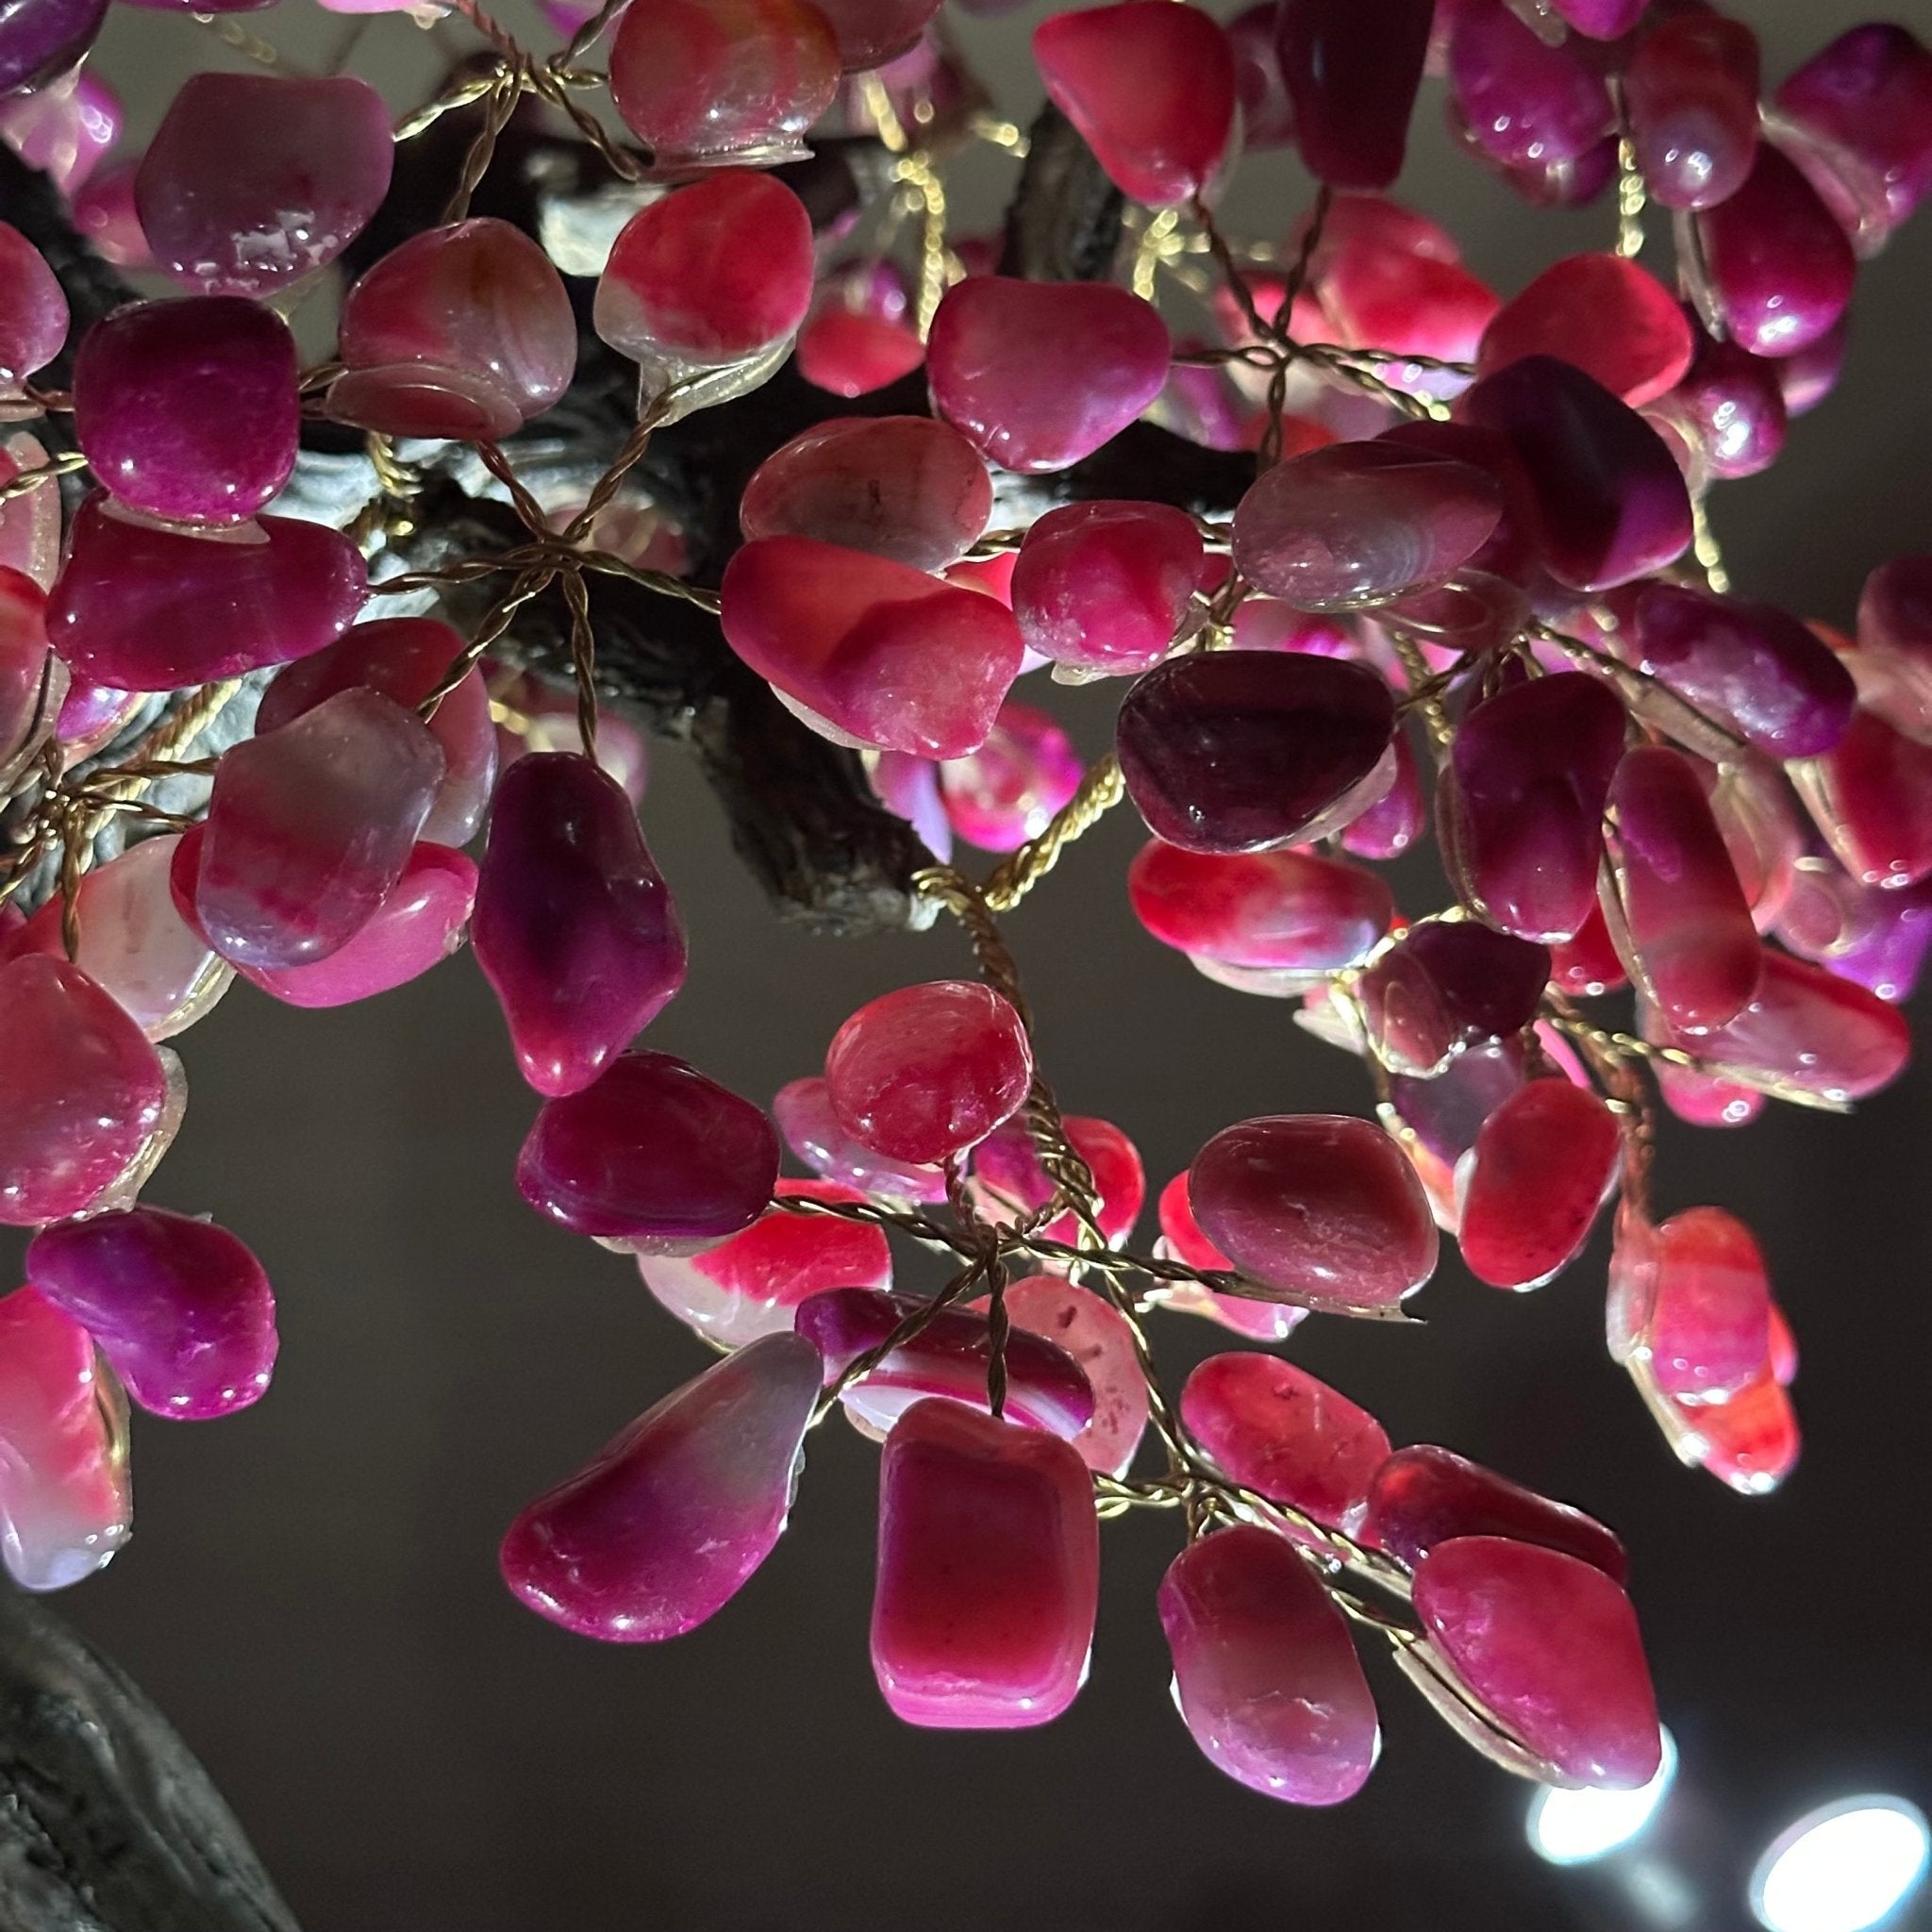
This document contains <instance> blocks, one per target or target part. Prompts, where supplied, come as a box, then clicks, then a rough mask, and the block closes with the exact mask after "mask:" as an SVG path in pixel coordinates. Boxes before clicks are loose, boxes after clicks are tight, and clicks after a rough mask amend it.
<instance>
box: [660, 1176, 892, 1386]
mask: <svg viewBox="0 0 1932 1932" xmlns="http://www.w3.org/2000/svg"><path fill="white" fill-rule="evenodd" d="M777 1194H778V1198H779V1199H780V1200H808V1201H862V1200H864V1198H865V1196H864V1195H863V1194H861V1193H859V1191H858V1190H857V1189H856V1188H845V1187H840V1186H838V1185H837V1184H836V1183H834V1182H830V1181H791V1180H786V1181H780V1182H779V1183H778V1188H777ZM638 1273H639V1274H641V1275H642V1276H643V1278H644V1286H645V1287H646V1288H648V1289H649V1290H650V1291H651V1292H652V1293H653V1294H654V1295H656V1296H657V1297H658V1300H659V1301H660V1302H662V1303H663V1305H664V1306H665V1307H667V1308H669V1309H670V1310H671V1312H672V1313H673V1314H674V1315H675V1316H676V1317H677V1319H678V1320H679V1321H680V1322H683V1323H684V1324H687V1325H688V1326H689V1327H691V1328H693V1329H695V1330H696V1331H697V1333H698V1334H700V1335H702V1336H703V1337H705V1339H706V1340H707V1341H714V1342H717V1343H718V1344H719V1345H720V1346H721V1347H724V1348H741V1347H742V1346H743V1345H744V1343H746V1342H747V1341H757V1340H758V1337H759V1336H761V1335H777V1334H782V1333H783V1332H784V1331H785V1330H787V1329H789V1328H791V1326H792V1325H793V1317H794V1316H795V1315H796V1313H797V1311H798V1305H799V1304H800V1303H801V1302H803V1301H807V1300H808V1299H809V1298H810V1297H811V1296H813V1295H816V1294H822V1293H824V1292H825V1291H828V1290H831V1289H835V1288H848V1287H850V1288H860V1289H886V1288H891V1285H892V1251H891V1248H890V1247H888V1246H887V1244H886V1235H885V1230H884V1229H883V1228H881V1227H878V1226H876V1225H874V1224H868V1223H865V1222H858V1221H841V1220H839V1219H837V1218H836V1217H834V1216H832V1215H829V1214H794V1213H789V1212H787V1211H786V1210H785V1209H784V1208H769V1209H767V1210H766V1211H765V1212H764V1213H763V1214H760V1215H759V1216H758V1219H757V1220H756V1221H755V1222H753V1223H752V1224H751V1225H750V1226H749V1227H747V1228H744V1229H742V1230H741V1232H740V1233H738V1234H734V1235H731V1236H730V1237H728V1238H727V1239H726V1240H724V1241H720V1242H719V1243H718V1244H717V1246H716V1247H712V1248H706V1249H704V1250H703V1251H702V1252H701V1253H699V1254H695V1255H684V1256H679V1255H648V1254H646V1255H640V1256H639V1257H638Z"/></svg>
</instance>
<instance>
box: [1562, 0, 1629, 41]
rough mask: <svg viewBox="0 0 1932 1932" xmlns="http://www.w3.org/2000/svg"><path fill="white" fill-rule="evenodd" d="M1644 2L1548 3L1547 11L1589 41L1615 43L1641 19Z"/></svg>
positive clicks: (1584, 0)
mask: <svg viewBox="0 0 1932 1932" xmlns="http://www.w3.org/2000/svg"><path fill="white" fill-rule="evenodd" d="M1646 4H1647V0H1550V8H1551V11H1553V12H1554V13H1556V14H1557V16H1558V17H1559V18H1560V19H1563V20H1566V21H1568V22H1569V23H1570V25H1572V26H1574V28H1575V29H1576V31H1577V32H1578V33H1580V34H1588V35H1589V36H1590V38H1591V40H1593V41H1619V40H1622V39H1623V37H1624V35H1625V34H1627V33H1628V32H1629V31H1630V29H1631V28H1632V27H1634V26H1635V25H1637V24H1638V22H1639V21H1641V19H1642V18H1643V14H1644V8H1645V7H1646Z"/></svg>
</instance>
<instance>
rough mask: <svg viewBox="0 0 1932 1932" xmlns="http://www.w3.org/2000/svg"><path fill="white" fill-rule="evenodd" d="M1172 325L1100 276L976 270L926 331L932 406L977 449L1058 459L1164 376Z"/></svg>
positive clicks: (1040, 463)
mask: <svg viewBox="0 0 1932 1932" xmlns="http://www.w3.org/2000/svg"><path fill="white" fill-rule="evenodd" d="M1170 354H1171V344H1170V342H1169V341H1168V334H1167V325H1166V324H1165V323H1163V322H1162V321H1161V319H1160V317H1159V315H1158V313H1157V312H1156V310H1155V308H1154V307H1153V305H1152V304H1151V303H1147V302H1143V301H1142V300H1141V298H1140V296H1138V295H1135V294H1132V293H1130V292H1129V291H1127V290H1125V289H1119V288H1114V287H1112V286H1110V285H1109V284H1107V283H1104V282H1023V281H1020V280H1017V279H1015V278H1014V277H1012V276H1009V275H973V276H969V277H968V278H967V279H966V280H965V281H963V282H958V283H956V284H955V285H954V286H953V287H952V288H951V289H949V290H948V291H946V296H945V299H944V301H942V302H941V304H940V307H939V312H938V313H937V314H936V315H935V316H934V317H933V324H932V329H931V331H930V333H929V334H928V336H927V338H926V344H925V361H926V374H927V376H928V378H929V379H930V382H931V385H932V401H933V408H935V409H936V410H937V411H938V412H939V414H940V415H941V416H943V417H944V418H945V419H946V421H947V422H949V423H950V424H952V425H953V426H954V427H955V428H956V429H958V430H959V431H961V432H962V433H963V434H964V436H965V437H966V440H967V441H969V442H971V443H972V444H973V446H974V449H976V450H977V451H978V452H979V453H980V455H981V456H983V457H985V458H986V459H987V460H988V461H989V462H992V463H998V464H999V465H1001V467H1002V468H1004V469H1008V470H1019V471H1023V472H1025V473H1028V474H1033V473H1037V472H1041V471H1046V470H1063V469H1065V468H1067V466H1068V465H1069V464H1072V463H1076V462H1078V461H1079V460H1080V458H1082V457H1087V456H1091V455H1092V454H1093V452H1094V451H1095V450H1097V449H1098V448H1099V447H1100V446H1101V444H1102V443H1104V442H1106V441H1108V440H1109V439H1110V438H1112V437H1114V436H1117V435H1118V434H1119V433H1120V432H1121V431H1122V430H1123V429H1124V428H1125V427H1126V426H1127V425H1128V424H1129V423H1131V422H1133V420H1134V419H1135V418H1136V417H1137V416H1138V415H1140V413H1141V410H1142V409H1144V408H1146V407H1147V406H1148V404H1149V403H1151V402H1152V401H1153V400H1154V399H1155V397H1156V396H1158V394H1159V393H1160V391H1161V388H1162V386H1163V385H1164V384H1165V383H1166V381H1167V369H1168V359H1169V357H1170Z"/></svg>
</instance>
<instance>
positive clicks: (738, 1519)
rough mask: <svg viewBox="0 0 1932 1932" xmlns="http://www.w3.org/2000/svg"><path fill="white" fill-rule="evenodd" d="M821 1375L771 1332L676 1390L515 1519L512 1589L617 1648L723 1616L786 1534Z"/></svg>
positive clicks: (505, 1566)
mask: <svg viewBox="0 0 1932 1932" xmlns="http://www.w3.org/2000/svg"><path fill="white" fill-rule="evenodd" d="M819 1379H820V1365H819V1358H818V1354H817V1351H816V1350H815V1349H813V1347H812V1346H811V1344H810V1343H809V1342H808V1341H804V1340H802V1339H801V1338H800V1337H798V1336H796V1335H767V1336H764V1337H762V1338H761V1339H760V1340H758V1341H754V1342H752V1343H751V1344H750V1345H749V1346H748V1347H745V1348H741V1349H740V1350H739V1351H738V1353H737V1354H736V1355H733V1356H731V1357H727V1358H726V1359H725V1360H724V1361H722V1362H719V1363H717V1364H716V1365H715V1366H713V1367H711V1368H709V1369H708V1370H706V1372H705V1373H704V1374H702V1375H699V1376H698V1377H697V1378H696V1379H695V1380H693V1381H690V1382H687V1383H686V1384H685V1385H684V1386H683V1387H682V1388H681V1389H676V1390H674V1391H672V1392H671V1393H670V1394H669V1395H667V1396H666V1397H665V1398H664V1400H663V1401H662V1402H660V1403H658V1406H657V1407H655V1408H652V1409H649V1410H647V1411H646V1412H645V1413H644V1414H643V1415H641V1416H640V1417H639V1418H638V1420H637V1421H636V1422H634V1423H632V1424H631V1425H630V1426H629V1427H628V1428H627V1429H625V1430H624V1431H623V1432H622V1433H621V1434H620V1435H618V1436H616V1437H615V1438H614V1439H613V1440H612V1441H610V1442H609V1444H608V1446H607V1447H606V1448H605V1449H604V1450H603V1451H602V1453H601V1454H600V1455H599V1456H598V1457H596V1458H595V1459H594V1460H593V1461H591V1463H589V1464H588V1465H587V1466H586V1467H585V1468H583V1469H582V1470H580V1471H578V1473H577V1474H575V1475H574V1476H572V1477H571V1478H570V1479H569V1480H568V1481H567V1482H564V1483H561V1484H559V1485H558V1487H557V1488H556V1489H554V1490H551V1491H549V1492H548V1493H547V1494H544V1495H541V1496H540V1497H538V1499H537V1500H536V1501H535V1502H534V1503H532V1504H531V1505H530V1506H529V1507H528V1508H527V1509H525V1511H524V1512H523V1514H522V1515H521V1516H519V1517H518V1518H517V1520H516V1521H515V1522H514V1523H513V1524H510V1527H509V1533H508V1535H507V1536H506V1537H505V1538H504V1540H503V1548H502V1550H501V1551H500V1553H499V1555H498V1562H499V1564H500V1565H501V1568H502V1571H503V1578H504V1581H505V1582H506V1583H507V1584H508V1586H509V1588H510V1591H511V1592H512V1594H514V1595H515V1596H516V1597H517V1598H518V1599H519V1601H521V1602H522V1603H523V1604H525V1606H526V1607H529V1608H530V1609H533V1610H535V1611H536V1612H537V1614H538V1615H539V1616H540V1617H547V1618H549V1620H550V1621H551V1622H552V1623H553V1624H562V1625H563V1627H564V1628H565V1629H566V1630H573V1631H575V1633H576V1634H577V1635H578V1636H580V1637H596V1638H601V1639H603V1640H604V1641H606V1642H609V1643H656V1642H659V1641H662V1640H663V1639H665V1638H667V1637H681V1636H683V1635H684V1633H685V1632H686V1631H687V1630H693V1629H695V1628H696V1627H697V1626H698V1625H699V1624H702V1623H704V1622H705V1621H706V1620H707V1619H708V1618H710V1617H714V1616H716V1615H717V1613H718V1612H719V1611H720V1610H722V1609H723V1608H724V1606H725V1605H726V1604H727V1603H729V1602H730V1601H731V1599H732V1598H733V1597H734V1596H736V1595H737V1594H738V1592H739V1591H741V1590H742V1589H743V1588H744V1586H745V1584H746V1583H747V1582H748V1581H750V1578H751V1574H752V1573H753V1571H755V1570H756V1569H757V1568H758V1565H759V1564H760V1563H762V1562H763V1561H764V1560H765V1558H766V1557H769V1556H770V1555H771V1554H772V1550H773V1547H774V1544H775V1543H776V1542H777V1541H778V1538H779V1536H780V1535H781V1533H782V1532H783V1530H784V1528H785V1519H786V1517H787V1515H788V1514H789V1513H790V1511H791V1493H792V1489H793V1486H794V1484H795V1482H796V1479H797V1470H798V1464H799V1460H800V1457H801V1455H802V1453H803V1448H804V1442H805V1431H806V1425H807V1424H808V1422H809V1421H810V1420H811V1413H812V1409H813V1407H815V1405H816V1404H817V1402H818V1395H819Z"/></svg>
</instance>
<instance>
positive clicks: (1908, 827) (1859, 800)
mask: <svg viewBox="0 0 1932 1932" xmlns="http://www.w3.org/2000/svg"><path fill="white" fill-rule="evenodd" d="M1792 777H1793V778H1794V780H1795V782H1796V784H1797V787H1798V792H1799V796H1800V797H1802V798H1803V799H1804V801H1805V803H1806V806H1807V808H1808V809H1809V810H1810V813H1811V819H1812V823H1813V824H1816V825H1817V827H1818V829H1819V830H1820V831H1821V832H1822V833H1824V837H1825V840H1826V841H1827V842H1828V843H1829V844H1830V846H1831V849H1832V851H1833V853H1834V854H1836V855H1837V857H1838V859H1839V862H1840V864H1841V865H1843V867H1844V868H1845V870H1846V871H1847V872H1848V873H1850V874H1851V875H1852V876H1853V877H1854V878H1855V879H1857V880H1858V881H1859V882H1860V883H1861V884H1864V885H1868V886H1886V887H1890V888H1892V889H1894V890H1895V889H1897V888H1899V887H1901V886H1910V885H1915V884H1916V883H1917V882H1918V881H1919V880H1920V879H1922V878H1924V877H1925V876H1927V874H1932V745H1927V744H1924V743H1921V742H1920V741H1919V740H1917V739H1916V738H1908V737H1907V736H1906V734H1905V733H1904V732H1902V731H1898V730H1894V729H1893V728H1892V726H1891V725H1890V724H1887V723H1886V722H1885V720H1884V719H1883V718H1881V717H1879V716H1878V715H1877V714H1876V713H1875V712H1873V711H1867V710H1857V711H1855V712H1853V714H1852V720H1851V724H1850V727H1849V728H1848V729H1847V730H1846V732H1845V734H1844V736H1843V737H1842V738H1840V740H1839V741H1838V742H1837V743H1836V744H1834V745H1833V746H1832V747H1831V748H1830V749H1829V750H1828V751H1826V752H1824V754H1823V755H1822V756H1820V757H1818V758H1810V759H1807V761H1806V762H1805V763H1804V764H1802V765H1800V766H1798V767H1797V768H1796V769H1795V770H1794V772H1793V773H1792Z"/></svg>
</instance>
